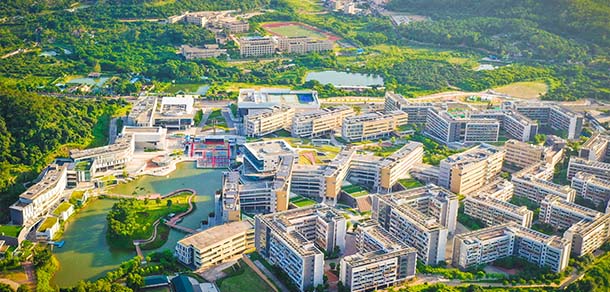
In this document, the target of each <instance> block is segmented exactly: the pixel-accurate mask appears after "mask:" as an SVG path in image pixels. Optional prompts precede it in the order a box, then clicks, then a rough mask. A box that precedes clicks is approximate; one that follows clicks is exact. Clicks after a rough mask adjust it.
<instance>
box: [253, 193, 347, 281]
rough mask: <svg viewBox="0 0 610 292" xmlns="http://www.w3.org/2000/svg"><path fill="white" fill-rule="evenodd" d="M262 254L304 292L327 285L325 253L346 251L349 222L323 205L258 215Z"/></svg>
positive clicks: (257, 239) (257, 242)
mask: <svg viewBox="0 0 610 292" xmlns="http://www.w3.org/2000/svg"><path fill="white" fill-rule="evenodd" d="M255 220H256V224H255V229H256V231H255V245H256V250H257V251H258V253H259V254H260V255H261V256H262V257H263V258H265V259H266V260H267V261H268V262H269V263H270V264H272V265H276V266H277V267H279V268H280V269H282V270H283V271H284V272H286V274H287V275H288V278H289V279H290V280H291V281H292V282H293V283H294V284H295V285H296V287H297V288H298V289H299V290H300V291H304V290H306V289H308V288H313V287H316V286H318V285H320V284H323V282H324V280H323V275H324V253H323V251H324V252H330V251H333V250H335V249H338V250H339V251H343V250H345V232H346V223H345V218H343V216H341V214H339V213H337V212H336V211H335V210H334V209H332V208H330V207H326V206H322V205H315V206H310V207H305V208H298V209H292V210H288V211H283V212H278V213H273V214H267V215H257V216H256V217H255Z"/></svg>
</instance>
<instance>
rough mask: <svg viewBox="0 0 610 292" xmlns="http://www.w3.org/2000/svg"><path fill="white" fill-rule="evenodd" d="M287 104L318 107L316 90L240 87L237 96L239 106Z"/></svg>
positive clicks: (256, 106)
mask: <svg viewBox="0 0 610 292" xmlns="http://www.w3.org/2000/svg"><path fill="white" fill-rule="evenodd" d="M274 105H288V106H292V107H294V108H300V107H305V108H314V109H319V108H320V101H319V100H318V92H317V91H314V90H291V89H282V88H262V89H260V90H254V89H240V90H239V96H238V97H237V106H238V107H239V108H261V107H272V106H274Z"/></svg>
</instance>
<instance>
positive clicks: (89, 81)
mask: <svg viewBox="0 0 610 292" xmlns="http://www.w3.org/2000/svg"><path fill="white" fill-rule="evenodd" d="M108 79H110V77H100V78H90V77H82V78H74V79H70V80H68V81H67V82H66V84H79V85H83V84H86V85H90V86H97V87H101V86H102V85H104V83H106V81H108Z"/></svg>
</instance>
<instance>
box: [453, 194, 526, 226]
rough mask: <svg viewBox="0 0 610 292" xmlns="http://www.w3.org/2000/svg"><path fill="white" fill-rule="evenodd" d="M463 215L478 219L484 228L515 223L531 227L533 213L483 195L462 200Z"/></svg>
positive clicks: (523, 207)
mask: <svg viewBox="0 0 610 292" xmlns="http://www.w3.org/2000/svg"><path fill="white" fill-rule="evenodd" d="M464 214H466V215H468V216H470V217H473V218H476V219H479V220H481V221H483V223H485V225H486V226H495V225H500V224H504V223H508V222H515V223H517V224H519V225H521V226H523V227H528V228H529V227H530V226H532V220H533V217H534V212H532V211H530V210H528V209H527V207H525V206H516V205H513V204H511V203H509V202H505V201H501V200H498V199H496V198H493V197H488V196H485V195H477V196H469V197H466V199H464Z"/></svg>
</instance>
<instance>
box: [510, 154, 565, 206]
mask: <svg viewBox="0 0 610 292" xmlns="http://www.w3.org/2000/svg"><path fill="white" fill-rule="evenodd" d="M552 176H553V167H551V166H550V165H548V164H544V163H539V164H535V165H532V166H530V167H528V168H524V169H523V170H521V171H519V172H516V173H514V174H513V176H512V178H511V182H512V183H513V185H514V186H515V191H514V195H515V196H517V197H523V198H528V199H530V200H532V201H534V202H536V203H538V204H540V202H542V200H544V198H546V196H547V195H555V196H558V197H560V198H562V199H564V200H566V201H569V202H574V197H575V196H576V191H575V190H574V189H572V188H570V186H562V185H558V184H556V183H553V182H551V181H549V180H550V179H551V178H552Z"/></svg>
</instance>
